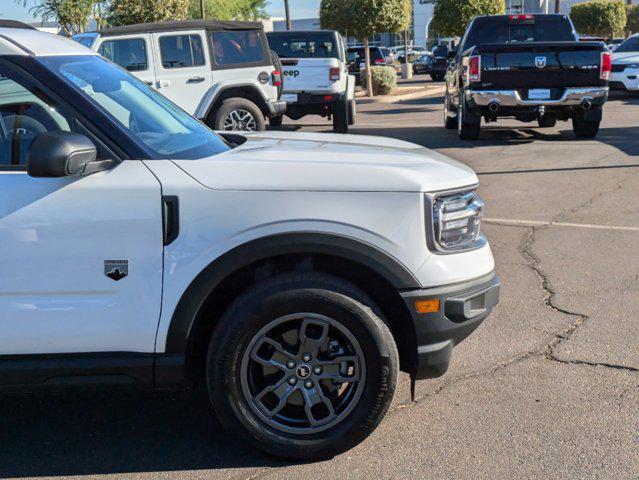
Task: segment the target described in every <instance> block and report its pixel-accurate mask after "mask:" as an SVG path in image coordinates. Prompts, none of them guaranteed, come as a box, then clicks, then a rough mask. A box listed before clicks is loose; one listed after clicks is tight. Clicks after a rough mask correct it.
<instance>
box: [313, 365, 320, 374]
mask: <svg viewBox="0 0 639 480" xmlns="http://www.w3.org/2000/svg"><path fill="white" fill-rule="evenodd" d="M313 372H315V374H316V375H319V374H320V373H322V367H320V366H319V365H318V366H317V367H315V368H314V369H313Z"/></svg>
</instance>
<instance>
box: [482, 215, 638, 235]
mask: <svg viewBox="0 0 639 480" xmlns="http://www.w3.org/2000/svg"><path fill="white" fill-rule="evenodd" d="M482 221H483V222H485V223H489V224H495V225H514V226H522V227H550V226H552V227H570V228H587V229H593V230H619V231H622V232H639V227H624V226H619V225H596V224H592V223H569V222H544V221H539V220H516V219H507V218H484V219H483V220H482Z"/></svg>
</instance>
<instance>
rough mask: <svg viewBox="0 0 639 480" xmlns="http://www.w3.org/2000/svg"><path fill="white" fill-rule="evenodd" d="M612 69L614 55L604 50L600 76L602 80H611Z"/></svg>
mask: <svg viewBox="0 0 639 480" xmlns="http://www.w3.org/2000/svg"><path fill="white" fill-rule="evenodd" d="M611 71H612V55H611V54H610V52H602V54H601V73H600V75H599V77H600V78H601V79H602V80H610V72H611Z"/></svg>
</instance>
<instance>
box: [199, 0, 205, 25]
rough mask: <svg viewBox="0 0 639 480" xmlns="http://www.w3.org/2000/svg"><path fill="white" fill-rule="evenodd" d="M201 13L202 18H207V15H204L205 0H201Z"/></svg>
mask: <svg viewBox="0 0 639 480" xmlns="http://www.w3.org/2000/svg"><path fill="white" fill-rule="evenodd" d="M200 15H201V16H202V20H204V18H206V16H205V15H204V0H200Z"/></svg>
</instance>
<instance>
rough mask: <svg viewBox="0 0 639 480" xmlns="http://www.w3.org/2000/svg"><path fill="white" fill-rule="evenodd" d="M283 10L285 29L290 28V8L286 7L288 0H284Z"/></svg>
mask: <svg viewBox="0 0 639 480" xmlns="http://www.w3.org/2000/svg"><path fill="white" fill-rule="evenodd" d="M284 12H285V14H286V30H290V29H291V10H290V9H289V7H288V0H284Z"/></svg>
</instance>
